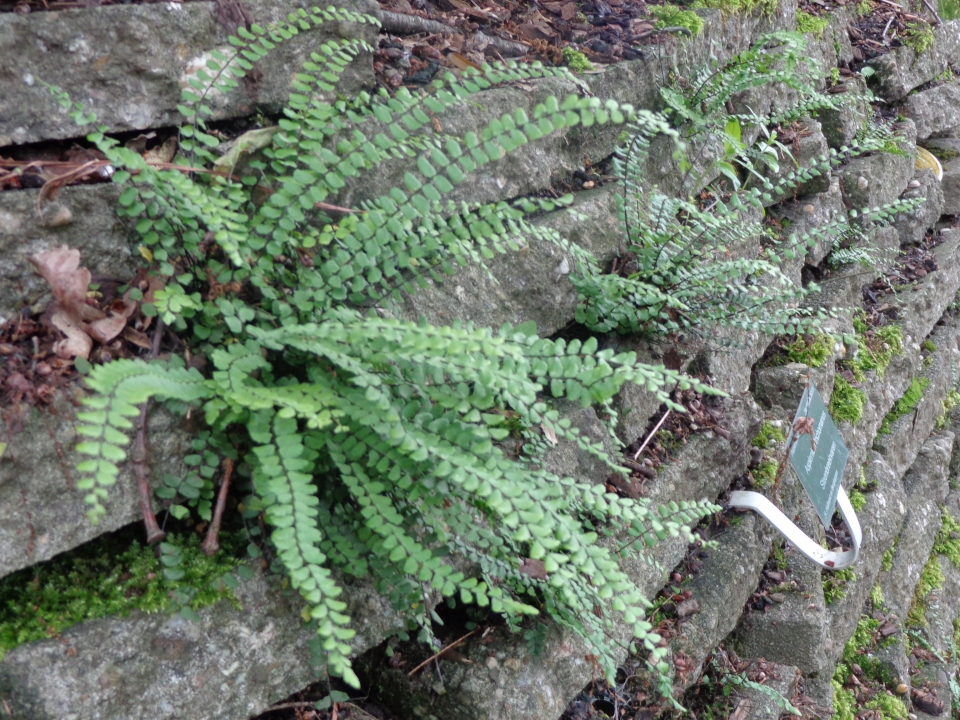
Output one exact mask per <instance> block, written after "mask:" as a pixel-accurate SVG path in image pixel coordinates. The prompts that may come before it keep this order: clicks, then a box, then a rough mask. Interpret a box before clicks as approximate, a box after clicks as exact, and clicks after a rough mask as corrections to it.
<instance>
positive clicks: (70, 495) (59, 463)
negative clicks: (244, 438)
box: [0, 389, 190, 577]
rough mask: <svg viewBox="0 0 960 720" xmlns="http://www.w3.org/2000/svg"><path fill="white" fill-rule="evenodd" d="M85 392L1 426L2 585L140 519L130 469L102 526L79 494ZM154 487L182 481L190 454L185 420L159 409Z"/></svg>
mask: <svg viewBox="0 0 960 720" xmlns="http://www.w3.org/2000/svg"><path fill="white" fill-rule="evenodd" d="M81 396H82V391H80V390H79V389H76V391H75V394H74V395H64V394H59V395H57V396H56V399H55V401H54V403H53V405H52V406H51V407H49V408H43V409H35V408H27V407H24V408H23V409H22V415H20V416H19V417H16V416H15V415H14V414H13V413H12V412H9V411H8V413H7V416H6V419H4V420H0V437H2V438H3V440H4V441H5V442H6V443H7V449H6V451H5V452H4V454H3V457H2V459H0V577H3V576H4V575H8V574H9V573H11V572H13V571H15V570H19V569H20V568H23V567H26V566H28V565H31V564H33V563H36V562H41V561H43V560H48V559H50V558H51V557H53V556H54V555H57V554H58V553H62V552H64V551H65V550H69V549H71V548H74V547H76V546H77V545H80V544H81V543H84V542H87V541H88V540H92V539H93V538H95V537H97V536H98V535H100V534H102V533H104V532H110V531H111V530H116V529H118V528H120V527H122V526H124V525H127V524H128V523H131V522H134V521H136V520H137V519H138V518H139V517H140V506H139V504H138V501H137V494H136V484H135V481H134V478H133V473H132V471H131V469H130V467H129V465H125V466H122V467H121V471H120V478H119V480H118V482H117V484H116V485H115V486H114V487H113V488H111V490H110V496H109V498H108V499H107V500H106V501H105V502H104V503H103V504H104V507H105V508H106V509H107V513H106V515H104V516H103V517H101V519H100V523H99V524H98V525H93V524H92V523H91V522H90V521H89V520H88V519H87V516H86V512H87V509H88V507H89V506H88V505H87V503H86V502H84V499H83V496H84V494H85V493H84V492H82V491H80V490H78V489H77V487H76V482H77V479H78V478H79V473H78V472H77V470H76V467H77V463H78V462H79V461H80V459H81V456H80V455H79V454H78V453H77V452H76V450H75V449H74V447H75V445H76V442H77V434H76V430H75V425H74V417H75V413H76V404H77V402H78V398H79V397H81ZM147 428H148V433H147V446H148V463H149V465H150V468H151V479H152V481H153V482H155V483H160V482H161V480H162V477H163V475H164V473H170V474H172V475H176V476H182V475H183V474H184V472H185V470H186V468H185V466H184V465H183V463H182V462H181V458H182V457H183V456H184V455H185V454H187V453H188V451H189V449H190V436H189V434H188V433H187V429H186V427H185V423H184V420H183V418H180V417H176V416H173V415H171V414H170V413H168V412H166V411H165V410H164V409H163V408H162V407H157V406H154V408H153V411H152V412H151V414H150V418H149V420H148V424H147Z"/></svg>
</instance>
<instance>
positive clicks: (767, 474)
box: [750, 460, 777, 488]
mask: <svg viewBox="0 0 960 720" xmlns="http://www.w3.org/2000/svg"><path fill="white" fill-rule="evenodd" d="M750 472H751V474H752V475H753V484H754V485H755V486H756V487H761V488H764V487H772V486H773V483H774V481H775V480H776V479H777V463H775V462H774V461H773V460H762V461H761V462H760V464H759V465H758V466H757V467H755V468H754V469H753V470H751V471H750Z"/></svg>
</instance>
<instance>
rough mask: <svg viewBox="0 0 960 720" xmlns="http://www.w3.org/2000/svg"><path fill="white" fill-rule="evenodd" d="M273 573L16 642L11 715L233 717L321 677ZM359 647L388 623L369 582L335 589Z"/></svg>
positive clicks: (169, 719)
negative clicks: (171, 604)
mask: <svg viewBox="0 0 960 720" xmlns="http://www.w3.org/2000/svg"><path fill="white" fill-rule="evenodd" d="M278 584H279V581H278V580H276V579H275V581H274V582H268V581H267V579H265V578H264V577H263V575H262V574H258V575H257V576H256V577H255V578H254V579H253V580H250V581H245V582H243V583H242V584H241V586H240V589H239V590H238V591H237V597H238V600H239V602H240V605H241V608H235V607H233V605H231V604H230V603H229V602H227V601H221V602H219V603H217V604H216V605H212V606H210V607H208V608H204V609H202V610H200V611H199V615H200V620H199V622H193V621H190V620H185V619H184V618H182V617H180V616H179V615H173V616H169V615H165V614H152V615H148V614H145V613H141V612H137V613H134V614H133V615H131V616H129V617H126V618H104V619H101V620H93V621H90V622H86V623H81V624H80V625H76V626H74V627H73V628H70V629H69V630H66V631H64V632H63V633H61V634H60V636H59V637H57V638H55V639H51V640H43V641H38V642H33V643H29V644H27V645H21V646H20V647H19V648H16V649H15V650H12V651H11V652H9V653H8V654H7V655H6V656H5V657H4V658H3V661H2V662H0V696H2V697H3V698H4V701H5V702H6V703H7V706H8V707H9V708H10V710H11V711H12V713H13V714H12V720H142V719H143V718H156V719H157V720H186V719H194V718H196V719H198V720H199V718H203V720H238V718H247V717H249V716H251V715H256V714H258V713H260V712H262V711H263V710H264V709H266V707H267V706H268V705H270V704H272V703H275V702H277V701H279V700H282V699H283V698H285V697H287V696H288V695H290V694H291V693H293V692H296V691H297V690H299V689H301V688H303V687H304V686H306V685H308V684H309V683H310V682H312V681H314V680H315V679H317V678H318V677H320V676H321V675H322V673H323V670H322V668H315V667H313V666H312V665H311V663H310V654H309V652H308V650H307V643H308V641H309V640H310V639H311V638H312V637H313V635H314V633H313V632H312V631H311V630H308V629H307V628H306V627H305V626H304V625H303V622H302V620H301V618H300V611H301V606H300V603H299V601H298V600H297V599H295V598H293V596H292V595H290V594H289V593H285V592H282V591H280V590H279V588H278V587H277V585H278ZM343 598H344V600H345V601H346V602H347V606H348V607H347V610H346V612H347V613H349V614H350V615H351V616H352V617H353V618H354V624H353V627H354V629H356V630H357V635H356V636H355V637H354V639H353V640H351V641H350V644H351V646H352V647H353V649H354V651H355V652H357V653H359V652H363V651H364V650H366V649H367V648H369V647H370V646H372V645H375V644H376V643H379V642H380V641H382V640H383V639H384V638H386V637H387V636H388V635H389V634H390V633H391V632H392V631H394V630H395V629H396V627H397V619H396V615H395V614H394V613H393V611H392V609H391V607H390V603H389V601H387V600H385V599H384V598H382V597H381V596H380V595H379V594H378V593H377V592H375V591H374V590H373V589H372V588H370V587H368V586H365V585H364V586H357V587H351V588H348V589H347V591H346V592H345V593H344V595H343Z"/></svg>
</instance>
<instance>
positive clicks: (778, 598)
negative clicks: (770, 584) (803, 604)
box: [770, 593, 787, 603]
mask: <svg viewBox="0 0 960 720" xmlns="http://www.w3.org/2000/svg"><path fill="white" fill-rule="evenodd" d="M770 599H771V600H773V601H774V602H775V603H782V602H783V601H784V600H786V599H787V596H786V595H784V594H783V593H770Z"/></svg>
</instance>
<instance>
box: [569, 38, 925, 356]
mask: <svg viewBox="0 0 960 720" xmlns="http://www.w3.org/2000/svg"><path fill="white" fill-rule="evenodd" d="M804 43H805V41H804V38H803V36H802V35H799V34H796V33H784V32H779V33H774V34H771V35H769V36H766V37H764V38H762V39H761V40H760V41H759V42H758V43H757V44H756V45H755V46H754V47H753V48H751V49H750V50H748V51H746V52H745V53H742V54H741V55H739V56H737V57H735V58H733V59H732V60H731V61H730V62H729V63H727V64H724V65H720V64H719V63H715V64H714V65H713V66H711V67H709V68H708V69H706V70H703V71H701V72H699V73H697V74H696V75H695V77H694V79H693V80H692V81H685V80H683V81H679V80H678V82H677V87H672V88H663V89H662V94H663V97H664V99H665V101H666V102H667V105H668V107H669V110H670V115H671V118H672V122H673V123H674V124H675V125H677V126H679V129H675V130H671V131H669V133H670V134H671V136H672V137H674V138H675V139H678V141H679V138H681V137H682V138H686V139H687V140H689V141H690V142H691V143H693V144H695V145H696V146H698V147H700V148H701V150H703V149H705V148H706V149H709V148H715V149H716V148H721V147H722V148H723V152H719V153H716V157H715V158H714V159H713V160H703V159H702V158H701V162H699V166H700V168H701V174H700V175H699V176H698V177H692V176H689V177H688V178H687V181H686V182H685V183H683V186H682V187H684V188H687V189H693V190H697V191H700V189H701V187H702V185H703V180H704V179H709V178H711V177H718V178H719V179H718V180H715V181H714V182H713V183H712V184H711V185H709V186H708V187H707V188H706V190H705V191H704V192H703V193H702V194H701V195H698V196H696V197H687V196H685V195H684V194H683V193H684V190H681V192H680V193H679V194H677V195H671V194H666V193H663V192H661V191H660V190H659V189H658V188H657V187H656V186H651V185H650V183H649V181H648V178H649V171H648V168H647V156H648V152H649V148H650V144H651V141H652V140H653V138H654V137H656V135H657V134H658V133H660V132H662V129H661V128H660V127H658V126H657V125H655V124H653V123H649V122H644V123H637V124H633V125H631V126H630V130H629V134H628V138H627V141H626V142H625V143H624V144H623V145H622V146H621V147H620V148H619V150H618V151H617V153H616V155H615V157H614V172H615V174H616V175H617V176H618V177H620V178H621V179H622V192H621V194H620V195H619V196H618V197H617V201H618V202H617V207H618V212H619V216H620V221H621V224H622V227H623V231H624V239H625V242H624V248H623V250H622V257H621V262H620V263H619V265H620V267H621V268H622V270H621V272H619V273H608V274H602V273H599V272H589V273H583V274H581V275H580V276H579V277H577V278H574V283H575V284H576V286H577V289H578V291H579V293H580V295H581V298H582V303H581V305H580V306H579V308H578V310H577V320H578V321H579V322H581V323H583V324H585V325H586V326H587V327H589V328H591V329H592V330H595V331H599V332H609V331H617V332H633V333H644V334H647V335H669V334H673V335H683V334H698V335H709V336H712V337H714V338H715V337H716V335H715V333H716V331H717V330H718V329H719V328H723V327H727V328H736V329H740V330H750V331H761V332H766V333H770V334H795V333H799V332H820V331H821V325H822V323H823V321H824V320H825V319H827V318H828V317H830V316H832V315H833V314H834V313H835V310H833V309H820V308H807V307H804V306H803V305H802V302H803V300H804V298H805V297H806V296H808V295H809V294H811V293H813V292H816V291H817V290H818V288H817V286H816V285H815V284H810V285H808V286H807V287H805V288H804V287H800V286H799V285H797V284H796V283H794V281H793V280H791V279H790V278H789V277H788V276H787V275H786V274H785V273H784V271H783V269H782V266H783V262H784V260H786V259H792V258H795V257H796V256H797V254H798V253H801V252H804V253H805V252H806V250H807V248H808V247H814V246H815V245H816V244H817V243H818V242H820V241H824V240H826V241H828V242H829V243H830V244H831V246H832V245H833V244H834V243H836V242H837V241H838V240H840V239H844V238H847V237H852V236H857V235H859V234H861V233H862V231H863V229H864V228H867V227H873V226H877V225H882V224H886V223H889V222H892V220H893V219H894V217H895V215H896V214H897V213H899V212H904V211H908V210H911V209H913V208H914V207H916V205H917V201H896V202H894V203H891V204H889V205H885V206H883V207H878V208H872V209H868V210H866V211H864V212H862V213H860V214H858V213H856V211H852V212H851V213H850V217H851V218H852V219H853V224H851V222H850V221H848V220H847V219H846V218H842V219H840V220H837V221H834V222H831V223H828V224H826V225H822V226H820V227H816V228H813V229H811V230H809V231H808V232H806V233H805V234H803V235H801V236H799V237H798V236H796V235H790V236H789V237H788V238H785V239H784V238H780V237H779V236H778V235H777V234H776V233H775V232H774V231H773V230H772V229H771V228H769V227H767V226H765V225H764V224H763V207H764V206H765V205H769V204H771V203H773V202H774V201H776V200H778V199H781V198H783V197H785V196H787V195H788V194H790V193H791V192H793V191H794V190H795V188H797V187H798V186H799V185H801V184H803V183H805V182H807V181H809V180H810V179H812V178H814V177H817V176H819V175H821V174H823V173H826V172H828V171H829V170H830V169H831V168H833V167H836V166H837V165H839V164H840V163H842V162H844V161H845V160H847V159H848V158H850V157H852V156H855V155H859V154H863V153H867V152H873V151H879V150H881V149H882V148H884V147H885V146H886V145H887V144H889V142H890V140H891V137H892V136H891V135H890V133H889V131H887V130H885V129H883V128H875V129H873V130H872V131H871V132H867V133H865V134H864V136H863V137H862V139H859V140H857V141H856V142H855V143H854V144H853V145H852V146H851V147H846V148H842V149H840V150H832V149H831V150H830V152H829V154H828V155H826V156H824V157H821V158H818V159H816V160H815V161H814V162H812V163H810V164H809V165H807V166H806V167H798V168H796V169H793V170H791V171H790V172H787V173H782V172H781V170H780V167H779V159H780V156H781V155H783V154H786V155H787V157H789V158H790V160H791V161H792V156H790V155H789V152H788V151H787V150H786V148H785V147H783V146H782V145H781V144H779V143H778V141H777V139H776V132H775V131H771V130H770V129H769V128H770V127H773V126H776V125H778V124H780V123H786V122H790V121H792V120H794V119H797V118H800V117H802V116H804V115H805V114H807V113H809V112H812V111H813V110H815V109H817V108H823V107H831V106H834V105H835V104H836V103H837V102H838V101H837V100H836V99H835V98H834V97H831V96H827V95H823V94H821V93H818V92H816V90H815V89H814V85H813V81H812V79H811V78H812V76H811V69H812V62H813V61H812V60H809V58H807V57H806V56H805V55H804V52H803V51H804V48H805V45H804ZM770 45H775V47H774V48H773V49H768V48H769V46H770ZM771 82H778V83H781V84H782V85H783V86H785V87H788V88H790V89H791V90H793V91H794V92H795V93H796V95H797V99H796V102H795V103H794V104H793V105H792V106H790V107H788V108H786V109H782V110H778V111H776V112H774V113H771V114H768V115H763V116H761V115H759V114H756V113H749V114H727V113H726V109H727V108H730V107H731V103H732V102H733V101H734V100H735V99H736V100H742V97H741V95H742V93H744V92H745V91H747V90H751V89H755V88H759V87H763V86H764V85H767V84H768V83H771ZM749 135H752V136H754V137H756V138H758V139H757V141H755V142H753V143H750V144H748V143H745V142H743V141H742V138H743V137H745V136H749ZM682 166H683V167H684V168H685V169H686V170H687V171H688V173H692V170H693V167H694V164H693V163H690V162H684V163H683V165H682ZM771 174H781V175H782V177H781V178H780V179H778V180H771V179H770V176H771ZM704 198H706V200H704Z"/></svg>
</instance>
